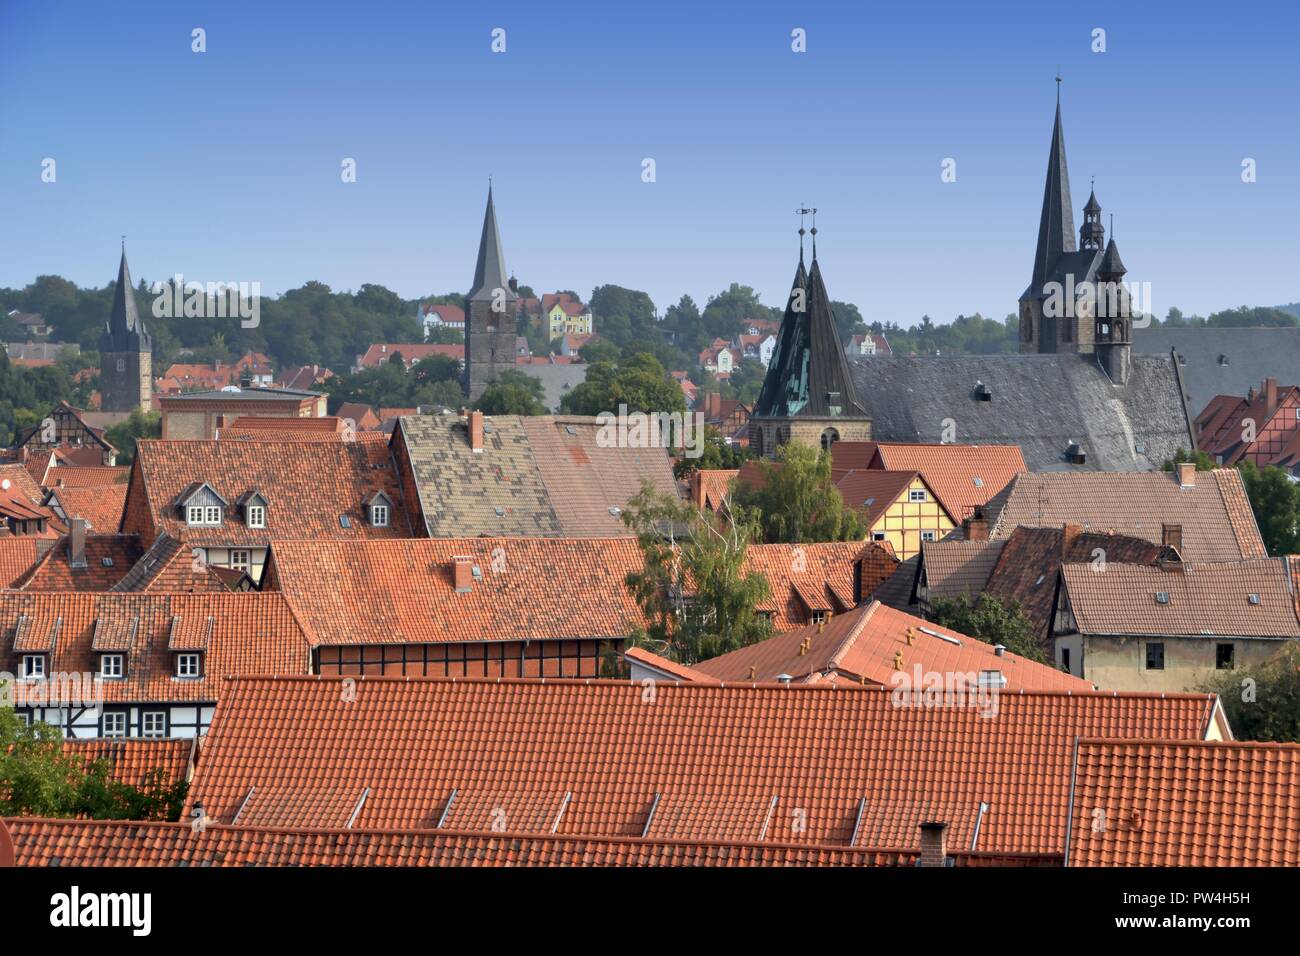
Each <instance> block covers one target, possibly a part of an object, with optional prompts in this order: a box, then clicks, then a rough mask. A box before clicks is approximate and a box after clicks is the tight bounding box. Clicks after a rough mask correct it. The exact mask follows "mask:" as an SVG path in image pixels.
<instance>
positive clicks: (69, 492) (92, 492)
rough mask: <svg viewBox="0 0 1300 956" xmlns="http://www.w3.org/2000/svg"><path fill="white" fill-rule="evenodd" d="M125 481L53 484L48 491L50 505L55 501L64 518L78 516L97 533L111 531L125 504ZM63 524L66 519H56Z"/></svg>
mask: <svg viewBox="0 0 1300 956" xmlns="http://www.w3.org/2000/svg"><path fill="white" fill-rule="evenodd" d="M126 491H127V486H126V485H125V484H114V485H108V486H105V487H99V488H55V489H53V490H52V491H51V492H50V495H51V502H50V504H51V506H53V504H54V503H55V502H57V503H58V506H59V509H60V510H61V511H62V512H63V513H64V514H65V515H66V516H67V518H68V521H71V520H72V519H73V518H82V519H84V520H85V522H86V526H87V528H89V529H90V530H91V531H94V532H96V533H98V534H115V533H116V532H117V530H118V528H119V527H121V524H122V512H123V510H124V509H125V508H126ZM60 523H61V524H64V525H66V524H67V522H60Z"/></svg>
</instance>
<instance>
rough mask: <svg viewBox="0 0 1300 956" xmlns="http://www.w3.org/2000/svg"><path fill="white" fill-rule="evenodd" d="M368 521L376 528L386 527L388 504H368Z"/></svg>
mask: <svg viewBox="0 0 1300 956" xmlns="http://www.w3.org/2000/svg"><path fill="white" fill-rule="evenodd" d="M370 523H371V524H372V525H374V526H375V527H376V528H387V527H388V505H371V506H370Z"/></svg>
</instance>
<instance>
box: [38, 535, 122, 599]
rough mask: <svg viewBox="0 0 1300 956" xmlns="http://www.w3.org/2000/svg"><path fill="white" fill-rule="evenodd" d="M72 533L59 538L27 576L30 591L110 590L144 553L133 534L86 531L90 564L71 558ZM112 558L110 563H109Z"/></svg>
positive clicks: (87, 557)
mask: <svg viewBox="0 0 1300 956" xmlns="http://www.w3.org/2000/svg"><path fill="white" fill-rule="evenodd" d="M68 540H69V539H68V537H67V536H66V535H65V536H64V537H62V538H60V539H59V540H58V541H55V542H54V544H53V547H51V548H50V549H49V550H48V551H46V552H45V554H44V555H42V557H41V559H40V561H38V562H37V563H36V564H35V566H34V567H33V568H32V570H31V573H30V574H29V575H28V576H27V577H26V578H25V579H24V580H23V582H22V588H23V589H24V590H27V591H107V590H108V589H109V588H111V587H112V586H113V585H114V584H116V583H117V582H118V581H120V580H121V579H122V578H123V577H124V576H125V575H126V573H127V572H128V571H130V570H131V567H132V565H134V564H135V563H136V561H138V560H139V558H140V555H141V554H142V553H143V552H142V549H141V547H140V539H139V538H138V537H136V536H135V535H133V534H104V535H100V534H90V535H86V566H85V567H84V568H74V567H72V565H71V563H70V562H69V559H68ZM105 562H108V563H105Z"/></svg>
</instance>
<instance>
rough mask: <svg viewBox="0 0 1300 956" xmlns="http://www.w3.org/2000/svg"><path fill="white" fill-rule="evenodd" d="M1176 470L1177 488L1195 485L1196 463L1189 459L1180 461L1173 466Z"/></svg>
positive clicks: (1193, 486)
mask: <svg viewBox="0 0 1300 956" xmlns="http://www.w3.org/2000/svg"><path fill="white" fill-rule="evenodd" d="M1174 467H1175V468H1176V469H1177V470H1178V471H1177V473H1178V487H1179V488H1195V487H1196V463H1195V462H1191V461H1180V462H1179V463H1178V464H1177V465H1175V466H1174Z"/></svg>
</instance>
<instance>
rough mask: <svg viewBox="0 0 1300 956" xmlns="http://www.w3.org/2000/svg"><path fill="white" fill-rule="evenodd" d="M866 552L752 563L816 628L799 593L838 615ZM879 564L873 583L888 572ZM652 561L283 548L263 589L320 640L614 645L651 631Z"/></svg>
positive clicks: (778, 598) (767, 549)
mask: <svg viewBox="0 0 1300 956" xmlns="http://www.w3.org/2000/svg"><path fill="white" fill-rule="evenodd" d="M862 550H863V547H862V543H861V542H837V543H831V544H807V545H780V544H764V545H751V546H750V547H749V549H748V551H747V552H746V559H747V564H748V567H749V568H751V569H753V570H756V571H758V572H759V573H761V574H763V575H764V577H766V578H767V580H768V585H769V587H770V589H771V600H770V601H769V604H768V608H767V609H770V610H772V611H773V626H774V627H776V628H777V629H778V630H784V629H787V628H790V627H796V626H799V625H800V624H803V623H805V622H806V621H807V620H808V612H807V610H806V608H805V606H804V605H803V603H802V601H803V599H801V598H799V597H798V596H797V594H796V587H800V588H802V589H803V590H804V591H805V592H807V593H809V594H811V595H814V596H815V597H816V598H820V600H815V601H814V603H817V604H821V605H824V606H826V607H827V608H831V609H836V608H835V605H834V604H833V603H832V598H831V592H828V590H827V588H828V586H831V587H833V589H834V591H836V592H838V593H841V594H845V595H851V593H852V588H853V559H854V557H855V556H856V555H857V554H858V553H859V552H860V551H862ZM874 553H875V552H874V549H873V550H872V551H871V552H870V554H872V555H874ZM456 557H466V558H469V559H470V560H471V564H472V567H474V568H476V569H477V571H478V576H477V577H475V578H474V579H473V581H472V583H471V585H470V589H469V591H467V592H457V591H456V589H455V587H454V579H453V563H454V562H453V559H454V558H456ZM868 563H869V568H868V571H867V572H866V573H867V578H868V579H870V578H872V577H873V576H879V574H880V572H879V571H875V570H872V567H873V566H871V565H870V561H869V562H868ZM642 564H643V557H642V554H641V550H640V548H639V547H638V546H637V543H636V539H635V538H632V537H626V536H624V537H617V538H414V539H405V540H400V541H366V542H341V541H329V540H320V539H315V540H309V541H301V540H300V541H288V540H281V541H276V542H274V543H273V544H272V546H271V569H270V570H269V571H268V572H267V577H266V580H265V581H264V583H263V587H264V588H271V589H278V590H282V591H283V592H284V594H285V595H286V596H287V597H288V599H289V600H290V602H291V603H292V604H293V606H294V608H295V609H296V610H297V612H298V614H299V616H300V618H301V620H302V621H303V623H304V624H305V625H306V627H307V629H308V631H309V632H310V634H311V636H312V639H313V642H314V643H319V644H402V643H449V642H462V641H507V640H510V641H513V640H520V639H523V638H528V639H549V640H559V639H563V638H577V637H610V638H614V637H626V636H627V634H628V632H629V627H628V622H631V621H635V622H637V623H643V618H642V617H641V613H640V610H639V608H638V607H637V605H636V603H635V602H634V601H633V600H632V598H631V597H630V596H629V594H628V591H627V587H626V585H625V583H624V580H625V578H626V576H627V574H628V573H629V572H631V571H636V570H640V569H641V567H642ZM377 594H382V595H383V596H384V598H383V600H382V601H380V600H376V597H375V596H376V595H377ZM850 602H851V597H850Z"/></svg>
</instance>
